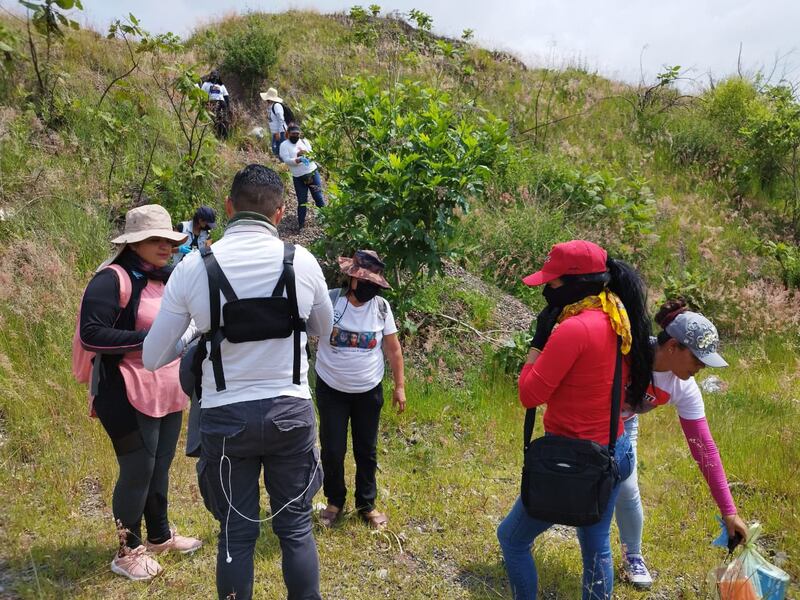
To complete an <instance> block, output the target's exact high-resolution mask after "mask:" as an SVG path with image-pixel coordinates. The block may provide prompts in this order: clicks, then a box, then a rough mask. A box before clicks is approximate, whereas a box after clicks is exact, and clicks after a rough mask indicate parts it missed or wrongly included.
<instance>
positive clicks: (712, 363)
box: [616, 300, 747, 589]
mask: <svg viewBox="0 0 800 600" xmlns="http://www.w3.org/2000/svg"><path fill="white" fill-rule="evenodd" d="M655 321H656V323H657V324H658V325H659V326H660V327H661V328H662V331H661V332H660V333H659V334H658V338H656V339H654V340H653V343H654V345H655V352H654V357H653V382H652V384H651V386H650V387H649V389H648V392H647V394H646V395H645V399H644V402H643V403H642V405H641V406H640V407H639V408H637V409H636V410H632V409H631V408H630V407H627V410H626V411H624V412H623V419H624V423H625V432H626V433H627V434H628V437H629V438H630V440H631V446H632V447H633V450H634V454H635V453H636V441H637V438H638V436H639V417H638V414H642V413H645V412H648V411H650V410H652V409H654V408H656V407H658V406H662V405H664V404H671V405H672V406H674V407H675V408H676V410H677V411H678V417H679V419H680V423H681V428H682V429H683V433H684V435H685V436H686V443H687V444H688V446H689V450H690V451H691V453H692V456H693V457H694V459H695V461H697V465H698V467H699V468H700V471H701V472H702V473H703V477H705V479H706V482H707V483H708V487H709V489H710V490H711V495H712V496H713V497H714V501H715V502H716V504H717V506H718V507H719V510H720V513H721V514H722V518H723V520H724V521H725V526H726V527H727V529H728V535H729V536H731V537H733V536H734V535H735V534H737V533H738V534H740V535H741V536H742V538H746V537H747V526H746V525H745V524H744V522H743V521H742V519H741V518H740V517H739V516H738V515H737V514H736V505H735V504H734V502H733V497H732V496H731V492H730V487H729V486H728V480H727V478H726V477H725V469H724V468H723V466H722V459H721V458H720V455H719V451H718V450H717V446H716V444H715V443H714V438H713V437H711V431H710V430H709V428H708V422H707V421H706V416H705V407H704V405H703V396H702V394H701V393H700V388H699V387H698V385H697V383H696V382H695V380H694V376H695V375H696V374H697V373H698V372H699V371H700V370H701V369H703V368H705V367H727V366H728V363H727V362H725V359H723V358H722V356H720V354H719V352H718V347H719V335H718V334H717V328H716V327H714V324H713V323H712V322H711V321H709V320H708V319H707V318H706V317H704V316H703V315H701V314H700V313H696V312H692V311H690V310H689V308H688V307H687V306H686V302H684V301H683V300H670V301H668V302H666V303H665V304H664V305H663V306H661V308H660V310H659V311H658V313H657V314H656V316H655ZM616 518H617V525H618V527H619V537H620V541H621V543H622V547H623V556H624V574H625V577H626V579H628V581H629V582H630V583H632V584H633V585H634V586H635V587H638V588H645V589H646V588H649V587H650V585H651V584H652V583H653V579H652V577H651V576H650V573H649V571H648V570H647V566H646V565H645V563H644V559H643V558H642V554H641V552H642V525H643V522H644V512H643V510H642V502H641V498H640V496H639V480H638V477H637V472H636V468H635V467H634V469H633V472H632V473H631V475H630V477H628V478H627V479H626V480H625V481H623V482H622V484H621V485H620V491H619V495H618V496H617V502H616Z"/></svg>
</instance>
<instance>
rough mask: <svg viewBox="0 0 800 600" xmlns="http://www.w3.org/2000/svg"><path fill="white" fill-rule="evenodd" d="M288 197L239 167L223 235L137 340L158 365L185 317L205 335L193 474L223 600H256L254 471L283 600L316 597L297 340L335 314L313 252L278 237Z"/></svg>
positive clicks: (187, 271) (257, 169) (173, 286)
mask: <svg viewBox="0 0 800 600" xmlns="http://www.w3.org/2000/svg"><path fill="white" fill-rule="evenodd" d="M284 200H285V199H284V189H283V183H282V182H281V178H280V176H279V175H278V174H277V173H275V172H274V171H272V170H270V169H268V168H266V167H264V166H262V165H256V164H251V165H248V166H246V167H245V168H243V169H242V170H241V171H239V172H238V173H237V174H236V176H235V177H234V178H233V184H232V185H231V190H230V195H229V197H228V198H227V200H226V203H225V211H226V213H227V214H228V216H229V217H230V220H229V222H228V226H227V227H226V229H225V233H224V236H223V237H222V239H221V240H219V241H218V242H216V243H215V244H214V245H213V247H212V248H209V249H207V250H206V251H205V252H193V253H192V254H190V255H188V256H187V257H186V258H185V259H184V260H183V261H181V263H180V264H179V265H178V266H177V267H176V268H175V272H174V273H173V275H172V278H171V279H170V283H169V285H168V286H167V289H166V292H165V295H164V302H163V304H162V307H161V312H160V313H159V315H158V317H157V318H156V321H155V323H153V327H152V328H151V329H150V333H149V334H148V336H147V339H146V340H145V343H144V364H145V366H146V367H147V368H149V369H157V368H158V367H160V366H161V365H162V364H163V363H164V361H165V360H167V359H168V349H169V348H170V347H171V346H173V345H174V343H175V340H176V339H177V338H178V337H179V336H180V332H181V331H182V330H183V329H184V328H185V327H186V324H187V323H189V321H190V319H194V322H195V323H196V325H197V328H198V330H199V331H202V332H204V337H203V338H201V344H200V346H199V347H198V352H201V357H202V356H203V355H204V353H205V352H208V354H207V356H206V357H205V358H204V360H203V362H202V397H201V412H200V445H201V449H200V460H199V461H198V465H197V470H198V481H199V484H200V492H201V494H202V496H203V500H204V501H205V504H206V507H207V508H208V509H209V511H211V513H212V514H213V515H214V517H215V518H216V519H217V520H218V521H219V523H220V533H219V543H218V552H217V593H218V595H219V598H220V599H229V598H235V599H236V600H249V599H250V598H252V597H253V555H254V552H255V545H256V540H257V539H258V535H259V529H260V522H261V521H260V520H259V513H260V507H259V495H260V494H259V477H260V475H261V471H262V469H263V471H264V483H265V486H266V489H267V493H268V494H269V498H270V507H271V517H269V519H265V520H271V522H272V529H273V531H274V532H275V534H276V535H277V537H278V539H279V540H280V546H281V553H282V568H283V579H284V582H285V584H286V588H287V590H288V597H289V598H290V600H295V599H297V600H299V599H304V600H305V599H312V600H313V599H318V598H320V593H319V557H318V554H317V547H316V544H315V542H314V537H313V535H312V531H311V500H312V498H313V497H314V494H315V493H316V492H317V490H318V489H319V488H320V485H321V482H322V469H321V468H320V466H319V455H318V452H317V449H316V447H315V442H316V418H315V414H314V406H313V404H312V402H311V393H310V391H309V387H308V379H307V372H308V360H307V358H306V353H305V352H303V351H302V348H304V347H305V345H306V336H307V335H318V336H321V337H323V338H324V337H327V336H328V335H330V331H331V324H332V321H333V311H332V309H331V301H330V298H329V296H328V290H327V286H326V285H325V279H324V277H323V276H322V270H321V269H320V266H319V264H318V263H317V261H316V259H315V258H314V257H313V256H312V255H311V253H310V252H308V251H307V250H306V249H305V248H303V247H301V246H293V245H291V244H287V243H283V242H281V240H280V239H279V238H278V231H277V225H278V223H279V222H280V221H281V219H282V218H283V215H284V213H285V211H286V205H285V202H284ZM265 296H266V297H265Z"/></svg>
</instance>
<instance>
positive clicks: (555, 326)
mask: <svg viewBox="0 0 800 600" xmlns="http://www.w3.org/2000/svg"><path fill="white" fill-rule="evenodd" d="M523 281H524V282H525V283H526V284H527V285H530V286H539V285H544V286H545V287H544V290H543V295H544V297H545V300H546V301H547V306H546V308H545V309H543V310H542V311H541V312H540V313H539V316H538V317H537V320H536V331H535V334H534V337H533V341H532V342H531V350H530V352H529V354H528V358H527V361H526V363H525V365H524V366H523V368H522V373H521V374H520V377H519V397H520V401H521V402H522V404H523V405H524V406H525V407H527V408H533V407H536V406H541V405H546V407H547V408H546V410H545V413H544V419H543V421H544V429H545V433H546V435H556V436H561V437H565V438H571V439H578V440H592V441H594V442H596V443H597V444H600V445H603V446H605V445H608V444H610V442H612V441H613V440H610V439H609V438H610V434H609V429H610V427H609V415H610V414H611V397H612V394H611V387H612V381H613V379H614V372H615V364H616V357H617V347H618V341H617V340H618V339H619V340H620V342H619V348H620V350H621V352H622V354H623V356H624V358H625V360H624V361H623V363H624V368H623V372H622V382H623V388H627V392H626V394H627V398H626V401H627V403H628V405H629V406H631V407H634V408H637V407H639V406H641V404H642V402H643V399H644V394H645V391H646V389H647V387H648V385H649V384H650V379H651V367H652V358H653V349H652V346H651V345H650V330H651V327H650V319H649V317H648V315H647V311H646V290H645V286H644V283H643V281H642V279H641V277H640V276H639V274H638V273H637V272H636V271H635V270H634V269H633V268H632V267H631V266H630V265H628V264H627V263H625V262H623V261H620V260H615V259H612V258H609V257H608V255H607V254H606V251H605V250H603V249H602V248H601V247H600V246H598V245H596V244H593V243H592V242H587V241H584V240H573V241H571V242H565V243H562V244H556V245H555V246H553V248H552V250H551V251H550V254H549V255H548V256H547V258H546V259H545V263H544V265H543V266H542V269H541V270H540V271H538V272H536V273H533V274H532V275H529V276H528V277H526V278H525V279H523ZM617 425H618V426H617V431H619V432H621V434H620V435H619V436H618V438H617V439H616V445H615V447H614V458H615V459H616V463H617V467H618V472H619V480H618V481H622V480H624V479H626V478H627V477H628V476H629V475H630V473H631V470H632V469H633V465H634V461H635V459H634V456H633V452H632V449H631V445H630V440H629V439H628V436H627V435H626V434H625V433H624V427H623V425H622V422H621V419H620V422H619V423H618V424H617ZM618 491H619V482H617V484H616V485H615V486H614V487H613V489H612V492H611V498H610V500H609V502H608V504H607V506H606V508H605V511H604V512H603V515H602V517H601V518H600V521H599V522H597V523H595V524H594V525H589V526H583V527H578V540H579V542H580V546H581V554H582V557H583V585H582V597H583V599H584V600H601V599H602V600H607V599H609V598H611V592H612V588H613V582H614V574H613V563H612V559H611V548H610V543H609V531H610V527H611V517H612V515H613V513H614V502H615V498H616V495H617V493H618ZM552 525H553V523H548V522H545V521H541V520H539V519H535V518H533V517H531V516H530V515H528V513H527V511H526V509H525V507H524V506H523V504H522V501H521V498H519V497H518V498H517V500H516V502H515V503H514V506H513V508H512V509H511V512H510V513H509V514H508V516H507V517H506V518H505V519H504V520H503V522H502V523H500V526H499V527H498V529H497V537H498V539H499V541H500V546H501V549H502V551H503V557H504V559H505V565H506V570H507V572H508V576H509V579H510V582H511V588H512V590H513V593H514V598H515V599H516V600H534V599H535V598H536V593H537V573H536V566H535V563H534V561H533V557H532V556H531V548H532V546H533V541H534V539H535V538H536V537H537V536H539V535H540V534H541V533H543V532H544V531H546V530H547V529H549V528H550V527H551V526H552Z"/></svg>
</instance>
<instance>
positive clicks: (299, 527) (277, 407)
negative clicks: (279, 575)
mask: <svg viewBox="0 0 800 600" xmlns="http://www.w3.org/2000/svg"><path fill="white" fill-rule="evenodd" d="M315 421H316V420H315V416H314V405H313V404H312V402H311V401H310V400H305V399H302V398H293V397H289V396H280V397H278V398H267V399H264V400H252V401H249V402H237V403H235V404H228V405H226V406H220V407H218V408H204V409H202V410H201V412H200V438H201V454H200V460H199V461H198V465H197V472H198V480H199V483H200V492H201V494H202V495H203V500H204V501H205V504H206V508H208V510H209V511H211V513H212V514H213V515H214V517H215V518H216V519H217V520H218V521H219V522H220V533H219V542H218V549H217V593H218V594H219V598H220V600H224V599H227V598H229V597H233V596H231V594H234V593H235V598H236V600H250V598H252V597H253V554H254V552H255V547H256V540H257V539H258V535H259V532H260V529H261V526H260V524H259V523H253V522H251V521H249V520H247V519H244V518H243V517H242V516H240V515H239V514H237V512H236V511H238V512H240V513H242V514H243V515H246V516H247V517H248V518H250V519H259V518H260V514H259V513H260V507H259V478H260V476H261V469H262V468H263V469H264V485H265V487H266V489H267V493H268V494H269V500H270V507H271V510H272V514H273V515H274V518H273V519H272V521H271V523H272V530H273V531H274V532H275V535H276V536H278V539H279V541H280V545H281V554H282V568H283V580H284V582H285V583H286V588H287V590H288V597H289V600H317V599H319V598H321V596H320V593H319V556H318V555H317V546H316V543H315V541H314V536H313V535H312V533H311V500H312V498H313V497H314V494H315V493H316V492H317V490H319V488H320V485H321V483H322V468H321V467H320V468H317V469H316V470H315V467H316V465H317V462H318V459H319V457H318V453H317V450H316V448H315V446H314V443H315V441H316V427H315ZM223 444H224V455H225V458H226V460H222V456H223ZM228 461H230V462H228ZM220 462H221V463H222V470H221V472H220ZM312 474H313V481H312ZM223 485H224V488H223ZM304 490H305V491H304ZM226 493H227V495H228V497H229V498H230V499H231V505H232V507H233V508H231V509H230V510H229V503H228V500H226V499H225V494H226ZM295 499H296V500H295ZM290 501H291V502H290ZM287 503H289V504H287ZM284 505H285V506H286V508H283V510H280V509H281V508H282V507H283V506H284ZM234 508H235V510H233V509H234ZM228 555H230V557H231V559H232V560H231V561H230V562H227V560H226V559H227V556H228Z"/></svg>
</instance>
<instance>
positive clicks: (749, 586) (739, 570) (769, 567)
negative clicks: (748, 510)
mask: <svg viewBox="0 0 800 600" xmlns="http://www.w3.org/2000/svg"><path fill="white" fill-rule="evenodd" d="M725 535H726V536H727V532H726V533H725ZM760 536H761V525H760V524H759V523H755V524H753V525H752V526H750V528H749V529H748V530H747V542H745V543H744V545H743V548H742V550H741V552H739V554H738V555H737V556H736V557H735V558H734V559H733V560H732V561H731V562H729V563H727V564H723V565H721V566H719V567H717V568H716V569H714V570H713V571H712V572H711V573H710V574H709V583H710V584H712V586H713V589H714V592H715V596H714V598H716V599H717V600H784V599H785V598H786V590H787V588H788V587H789V575H788V574H787V573H786V572H784V571H783V570H781V569H779V568H778V567H776V566H775V565H773V564H772V563H770V562H769V561H768V560H767V559H766V558H764V557H763V556H761V554H760V553H759V551H758V548H757V547H756V541H757V540H758V538H759V537H760Z"/></svg>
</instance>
